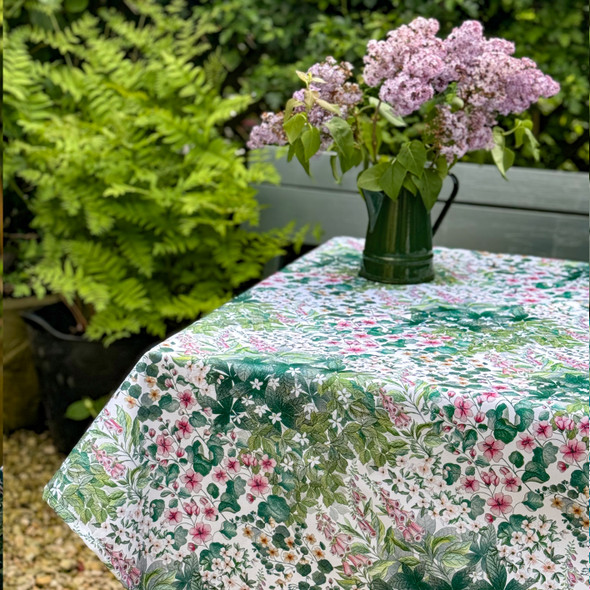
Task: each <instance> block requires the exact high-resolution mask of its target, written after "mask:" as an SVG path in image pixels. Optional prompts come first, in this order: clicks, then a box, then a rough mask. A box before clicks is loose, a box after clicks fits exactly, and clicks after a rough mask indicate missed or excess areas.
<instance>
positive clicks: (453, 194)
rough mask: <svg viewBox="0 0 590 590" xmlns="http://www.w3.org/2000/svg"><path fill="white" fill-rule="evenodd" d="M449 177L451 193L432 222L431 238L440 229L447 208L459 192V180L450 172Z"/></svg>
mask: <svg viewBox="0 0 590 590" xmlns="http://www.w3.org/2000/svg"><path fill="white" fill-rule="evenodd" d="M449 177H450V178H451V180H452V181H453V191H452V192H451V194H450V196H449V198H448V199H447V202H446V203H445V205H444V207H443V209H442V211H441V212H440V214H439V216H438V217H437V219H436V221H435V222H434V225H433V226H432V235H433V236H434V234H436V232H437V230H438V228H439V227H440V224H441V223H442V220H443V219H444V218H445V215H446V214H447V213H448V211H449V207H450V206H451V205H452V204H453V201H454V199H455V197H456V196H457V193H458V192H459V179H458V178H457V177H456V176H455V175H454V174H453V173H452V172H451V174H449Z"/></svg>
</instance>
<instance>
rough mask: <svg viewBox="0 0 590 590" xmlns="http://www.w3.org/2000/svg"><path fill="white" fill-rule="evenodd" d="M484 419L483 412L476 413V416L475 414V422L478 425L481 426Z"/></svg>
mask: <svg viewBox="0 0 590 590" xmlns="http://www.w3.org/2000/svg"><path fill="white" fill-rule="evenodd" d="M485 419H486V415H485V414H484V413H483V412H477V414H475V421H476V422H477V423H478V424H481V423H482V422H483V421H484V420H485Z"/></svg>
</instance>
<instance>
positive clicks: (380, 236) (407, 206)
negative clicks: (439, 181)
mask: <svg viewBox="0 0 590 590" xmlns="http://www.w3.org/2000/svg"><path fill="white" fill-rule="evenodd" d="M449 176H450V178H451V180H452V181H453V191H452V193H451V195H450V196H449V198H448V199H447V202H446V203H445V205H444V207H443V209H442V211H441V212H440V214H439V216H438V218H437V219H436V221H435V223H434V225H432V223H431V220H430V212H429V211H427V210H426V207H425V206H424V203H423V201H422V199H421V197H420V195H413V194H412V193H411V192H410V191H408V190H407V189H405V188H402V189H401V191H400V193H399V195H398V198H397V199H396V200H395V201H394V200H392V199H390V198H389V197H388V196H387V195H386V194H385V193H382V192H375V191H368V190H363V191H362V192H363V196H364V198H365V203H366V205H367V211H368V213H369V224H368V227H367V237H366V240H365V249H364V251H363V259H362V264H361V270H360V273H359V274H360V276H361V277H364V278H366V279H369V280H371V281H377V282H380V283H392V284H400V285H403V284H413V283H426V282H428V281H432V279H434V267H433V264H432V258H433V256H432V236H433V235H434V234H435V233H436V231H437V230H438V228H439V227H440V224H441V222H442V220H443V218H444V217H445V215H446V214H447V212H448V210H449V207H450V206H451V204H452V202H453V200H454V199H455V197H456V196H457V191H458V190H459V181H458V180H457V177H456V176H455V175H454V174H449Z"/></svg>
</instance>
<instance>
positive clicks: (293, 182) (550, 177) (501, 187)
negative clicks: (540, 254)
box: [260, 149, 589, 215]
mask: <svg viewBox="0 0 590 590" xmlns="http://www.w3.org/2000/svg"><path fill="white" fill-rule="evenodd" d="M278 153H281V152H280V151H277V150H273V149H269V150H267V151H266V152H265V153H264V154H261V155H260V156H261V157H263V158H266V159H267V160H269V161H272V162H273V164H274V165H275V167H276V168H277V170H278V172H279V174H280V175H281V178H282V182H281V184H282V186H284V187H301V188H304V187H307V188H315V189H317V190H318V194H322V193H323V192H324V191H326V192H328V191H337V192H339V193H342V192H348V193H352V194H355V195H358V191H357V188H356V176H357V174H358V172H359V170H356V169H353V170H351V171H350V172H348V173H347V174H346V175H345V176H344V178H343V179H342V183H341V184H340V185H337V184H336V183H335V180H334V178H333V176H332V172H331V169H330V162H329V160H330V156H329V154H326V153H322V154H319V155H318V156H316V157H315V158H313V159H312V162H311V172H312V177H311V178H310V177H309V176H307V174H306V173H305V171H304V170H303V169H302V168H301V166H300V165H299V163H298V162H296V161H292V162H287V161H286V159H285V158H284V157H281V158H280V159H276V155H277V154H278ZM453 172H454V173H455V174H456V176H457V178H458V179H459V184H460V189H459V193H458V195H457V199H456V201H457V203H471V204H479V205H486V206H490V207H509V208H517V209H532V210H537V211H556V212H567V213H573V214H579V215H588V211H589V199H588V175H587V174H586V173H584V172H563V171H559V170H540V169H536V168H511V169H510V170H509V171H508V174H507V176H508V179H509V180H508V181H506V180H504V179H503V178H502V177H501V176H500V173H499V172H498V170H497V169H496V167H495V166H489V165H477V164H462V163H459V164H457V165H456V166H455V167H454V168H453ZM450 192H451V183H450V181H449V180H446V181H445V185H444V186H443V190H442V191H441V197H440V200H446V197H447V195H448V194H449V193H450Z"/></svg>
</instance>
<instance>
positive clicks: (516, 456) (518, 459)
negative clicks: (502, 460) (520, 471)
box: [508, 451, 524, 468]
mask: <svg viewBox="0 0 590 590" xmlns="http://www.w3.org/2000/svg"><path fill="white" fill-rule="evenodd" d="M508 460H509V461H510V463H512V464H513V465H514V466H515V467H517V468H520V467H522V466H523V465H524V457H523V455H522V453H520V452H519V451H513V452H512V453H510V456H509V457H508Z"/></svg>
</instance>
